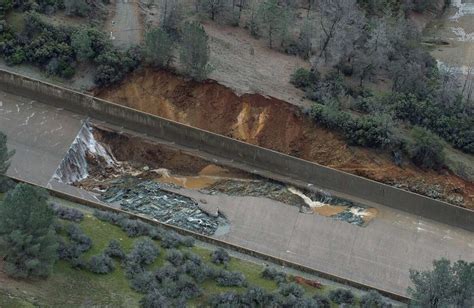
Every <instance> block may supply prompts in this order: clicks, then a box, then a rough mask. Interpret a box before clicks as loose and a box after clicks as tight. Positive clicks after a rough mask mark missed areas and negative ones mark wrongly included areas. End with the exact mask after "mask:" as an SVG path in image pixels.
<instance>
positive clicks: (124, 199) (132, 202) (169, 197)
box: [100, 178, 228, 235]
mask: <svg viewBox="0 0 474 308" xmlns="http://www.w3.org/2000/svg"><path fill="white" fill-rule="evenodd" d="M110 184H111V185H110V186H109V188H107V190H106V191H105V192H103V193H102V194H101V195H100V199H101V200H102V201H104V202H107V203H112V204H118V205H120V207H121V208H122V209H123V210H126V211H130V212H133V213H137V214H145V215H147V216H150V217H151V218H154V219H156V220H158V221H161V222H164V223H167V224H171V225H175V226H178V227H181V228H184V229H187V230H191V231H194V232H198V233H201V234H205V235H213V234H214V233H216V230H217V229H218V228H219V227H225V226H226V225H227V224H228V223H227V220H226V219H225V218H224V217H222V216H221V215H218V216H217V217H213V216H211V215H209V214H207V213H205V212H204V211H202V210H201V209H200V208H199V206H198V205H197V203H196V202H195V201H193V200H192V199H190V198H188V197H184V196H181V195H178V194H174V193H171V192H167V191H165V190H163V188H165V186H164V185H162V184H158V183H156V182H153V181H149V180H147V181H140V180H138V179H136V178H121V179H116V180H113V181H111V182H110Z"/></svg>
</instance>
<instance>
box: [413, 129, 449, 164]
mask: <svg viewBox="0 0 474 308" xmlns="http://www.w3.org/2000/svg"><path fill="white" fill-rule="evenodd" d="M412 138H413V141H412V142H410V143H409V145H408V153H409V155H410V158H411V160H412V161H413V162H414V163H415V164H416V165H417V166H419V167H422V168H430V169H440V168H441V167H443V166H444V163H445V158H444V149H443V148H444V147H443V144H442V141H441V139H440V138H439V137H438V136H436V135H435V134H433V133H431V132H430V131H428V130H426V129H424V128H421V127H415V128H414V129H413V131H412Z"/></svg>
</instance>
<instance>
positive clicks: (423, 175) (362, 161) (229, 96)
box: [96, 69, 474, 208]
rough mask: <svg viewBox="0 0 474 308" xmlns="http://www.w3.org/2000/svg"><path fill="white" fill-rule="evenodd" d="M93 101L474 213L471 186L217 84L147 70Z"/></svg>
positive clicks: (285, 106)
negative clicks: (348, 140)
mask: <svg viewBox="0 0 474 308" xmlns="http://www.w3.org/2000/svg"><path fill="white" fill-rule="evenodd" d="M96 94H97V96H99V97H101V98H104V99H107V100H110V101H113V102H115V103H119V104H123V105H125V106H128V107H131V108H135V109H138V110H142V111H146V112H148V113H152V114H155V115H158V116H162V117H164V118H168V119H171V120H174V121H177V122H181V123H184V124H188V125H191V126H194V127H198V128H201V129H204V130H208V131H212V132H215V133H218V134H222V135H226V136H229V137H232V138H235V139H239V140H242V141H246V142H249V143H252V144H258V145H260V146H263V147H266V148H270V149H273V150H276V151H280V152H283V153H286V154H290V155H294V156H296V157H300V158H303V159H306V160H310V161H314V162H317V163H319V164H322V165H325V166H329V167H333V168H336V169H339V170H343V171H346V172H350V173H353V174H357V175H360V176H364V177H367V178H370V179H373V180H376V181H380V182H383V183H387V184H391V185H397V186H399V187H401V188H404V189H408V190H411V191H414V192H418V193H422V194H425V195H428V196H431V197H435V198H441V199H444V200H447V201H450V202H452V203H457V204H458V205H461V204H462V203H463V202H462V201H461V198H460V197H462V198H463V199H464V205H465V206H466V207H469V208H474V201H473V198H474V184H473V183H470V182H468V181H465V180H463V179H461V178H459V177H457V176H455V175H454V174H452V173H450V172H448V171H444V172H443V173H437V172H434V171H424V170H421V169H419V168H416V167H415V166H413V165H411V164H406V165H405V166H403V167H402V168H400V167H397V166H396V165H395V164H393V162H392V161H391V159H390V156H389V155H388V154H387V153H384V152H378V151H373V150H368V149H362V148H358V147H350V146H348V145H347V143H346V142H345V141H344V140H343V138H342V137H341V136H339V135H338V134H335V133H333V132H330V131H328V130H327V129H324V128H321V127H319V126H317V125H315V124H314V123H313V122H312V121H311V119H309V118H308V117H307V116H305V115H304V114H303V113H302V112H301V111H300V109H298V108H297V107H296V106H294V105H291V104H289V103H286V102H284V101H281V100H277V99H275V98H271V97H264V96H262V95H258V94H246V95H242V96H237V95H236V94H235V93H234V92H233V91H232V90H230V89H228V88H226V87H225V86H222V85H219V84H217V83H216V82H213V81H208V82H204V83H197V82H194V81H188V80H185V79H183V78H181V77H178V76H176V75H174V74H172V73H169V72H165V71H156V70H152V69H145V70H141V71H138V72H136V73H134V74H132V75H131V76H130V77H129V78H128V79H126V80H125V81H124V82H122V84H121V85H119V86H115V87H112V88H108V89H102V90H99V91H97V93H96Z"/></svg>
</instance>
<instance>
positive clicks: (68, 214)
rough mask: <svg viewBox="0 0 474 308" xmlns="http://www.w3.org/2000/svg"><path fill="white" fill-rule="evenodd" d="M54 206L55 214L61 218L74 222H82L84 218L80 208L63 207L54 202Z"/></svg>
mask: <svg viewBox="0 0 474 308" xmlns="http://www.w3.org/2000/svg"><path fill="white" fill-rule="evenodd" d="M52 208H53V212H54V214H55V215H56V216H57V217H58V218H60V219H63V220H69V221H73V222H81V221H82V220H83V219H84V214H83V213H82V212H81V211H79V210H76V209H71V208H68V207H63V206H60V205H57V204H53V205H52Z"/></svg>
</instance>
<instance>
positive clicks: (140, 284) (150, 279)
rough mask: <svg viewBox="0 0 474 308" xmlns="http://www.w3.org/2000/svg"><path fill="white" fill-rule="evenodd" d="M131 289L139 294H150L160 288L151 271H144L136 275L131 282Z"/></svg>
mask: <svg viewBox="0 0 474 308" xmlns="http://www.w3.org/2000/svg"><path fill="white" fill-rule="evenodd" d="M130 287H131V288H132V289H134V290H135V291H137V292H138V293H144V294H145V293H149V292H150V291H153V290H155V289H157V288H158V282H157V281H156V279H155V277H154V275H153V274H152V273H151V272H149V271H143V272H141V273H138V274H136V275H134V276H133V277H132V279H131V281H130Z"/></svg>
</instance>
